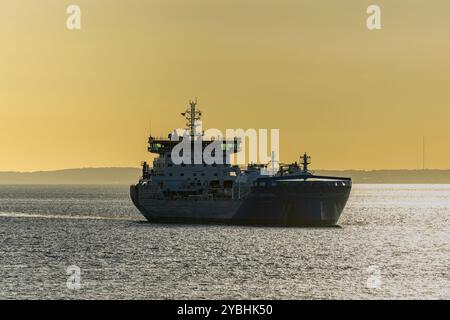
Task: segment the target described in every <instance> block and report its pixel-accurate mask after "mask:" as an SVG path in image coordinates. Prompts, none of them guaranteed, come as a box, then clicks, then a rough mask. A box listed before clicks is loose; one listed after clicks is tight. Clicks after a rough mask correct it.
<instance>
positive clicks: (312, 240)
mask: <svg viewBox="0 0 450 320" xmlns="http://www.w3.org/2000/svg"><path fill="white" fill-rule="evenodd" d="M0 243H1V245H0V299H450V270H449V266H450V185H354V187H353V190H352V193H351V196H350V199H349V202H348V204H347V207H346V209H345V210H344V212H343V214H342V216H341V219H340V220H339V227H338V228H274V227H272V228H267V227H242V226H219V225H204V226H199V225H167V224H150V223H147V222H146V221H145V220H144V218H143V217H141V215H140V214H139V212H138V211H137V210H136V209H135V208H134V206H133V204H132V203H131V201H130V199H129V195H128V186H88V185H76V186H69V185H0Z"/></svg>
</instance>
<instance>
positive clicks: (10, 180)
mask: <svg viewBox="0 0 450 320" xmlns="http://www.w3.org/2000/svg"><path fill="white" fill-rule="evenodd" d="M140 174H141V170H140V169H139V168H83V169H65V170H56V171H36V172H0V184H132V183H135V182H136V181H137V180H138V179H139V175H140Z"/></svg>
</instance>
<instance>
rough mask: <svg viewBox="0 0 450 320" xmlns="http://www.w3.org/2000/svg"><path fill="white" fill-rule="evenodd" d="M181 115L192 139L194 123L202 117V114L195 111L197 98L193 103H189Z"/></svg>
mask: <svg viewBox="0 0 450 320" xmlns="http://www.w3.org/2000/svg"><path fill="white" fill-rule="evenodd" d="M181 115H182V116H183V117H185V118H186V126H187V129H188V130H189V134H190V136H191V137H193V136H194V135H195V127H196V121H199V120H200V118H201V116H202V112H201V111H200V110H197V98H195V101H189V108H188V109H186V111H185V112H183V113H181Z"/></svg>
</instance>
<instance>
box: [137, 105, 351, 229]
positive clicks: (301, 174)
mask: <svg viewBox="0 0 450 320" xmlns="http://www.w3.org/2000/svg"><path fill="white" fill-rule="evenodd" d="M182 115H183V116H184V117H185V119H186V132H187V134H188V135H189V140H188V141H190V143H192V148H194V146H193V145H194V143H195V141H197V142H198V140H199V139H200V140H201V142H200V146H201V148H202V150H204V149H205V148H207V147H208V146H210V145H211V144H213V143H217V140H216V139H214V138H206V137H204V136H203V133H198V132H196V123H197V122H198V121H199V120H200V117H201V115H202V113H201V111H200V110H198V108H197V101H190V102H189V106H188V108H187V109H186V111H185V112H183V113H182ZM174 134H175V133H174V132H172V133H170V134H169V135H168V137H167V138H161V137H154V136H152V135H151V134H150V136H149V137H148V151H149V152H150V153H153V154H156V155H157V156H156V157H155V159H154V160H153V166H152V167H150V165H149V164H148V163H147V162H146V161H144V162H142V175H141V177H140V179H139V181H138V183H136V184H134V185H131V186H130V196H131V200H132V201H133V203H134V205H135V206H136V208H137V209H138V210H139V212H140V213H141V214H142V215H143V216H144V217H145V218H146V219H147V220H148V221H149V222H151V223H178V224H228V225H252V226H281V227H331V226H336V225H337V223H338V220H339V217H340V216H341V213H342V212H343V210H344V207H345V205H346V203H347V200H348V198H349V195H350V191H351V188H352V180H351V179H350V178H346V177H332V176H322V175H315V174H314V173H313V172H312V171H310V169H309V165H310V163H311V157H310V156H309V155H308V154H307V153H304V154H303V155H302V156H301V157H300V161H299V163H297V162H294V163H291V164H278V166H277V169H275V170H272V171H271V170H267V169H268V166H269V164H255V163H250V164H248V165H247V166H246V167H241V166H238V165H232V164H231V163H230V161H229V159H225V158H224V161H220V162H218V163H212V164H207V163H205V162H204V161H203V160H202V161H201V162H200V163H199V161H182V162H181V163H179V161H178V162H177V161H175V159H173V151H174V148H176V146H177V145H178V144H179V143H180V139H181V137H178V138H177V137H174V136H173V135H174ZM221 143H223V146H225V147H226V148H228V149H227V150H228V153H224V154H225V155H226V154H229V153H237V152H239V151H240V150H241V149H240V146H241V140H240V139H238V138H233V139H226V140H223V141H221ZM224 157H226V156H224ZM192 160H193V159H192ZM272 160H273V159H272ZM269 167H270V166H269ZM272 168H274V166H273V163H272Z"/></svg>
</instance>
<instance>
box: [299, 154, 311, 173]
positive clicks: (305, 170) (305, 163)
mask: <svg viewBox="0 0 450 320" xmlns="http://www.w3.org/2000/svg"><path fill="white" fill-rule="evenodd" d="M300 159H301V160H303V161H302V164H303V173H308V165H309V164H311V157H310V156H308V154H307V153H306V152H305V154H304V155H303V156H301V158H300Z"/></svg>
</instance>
